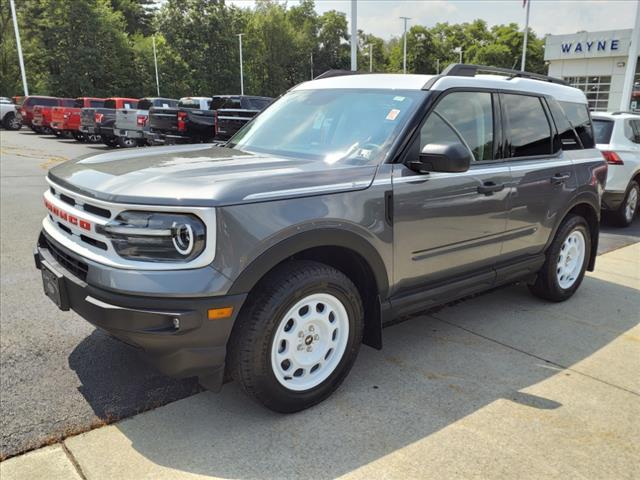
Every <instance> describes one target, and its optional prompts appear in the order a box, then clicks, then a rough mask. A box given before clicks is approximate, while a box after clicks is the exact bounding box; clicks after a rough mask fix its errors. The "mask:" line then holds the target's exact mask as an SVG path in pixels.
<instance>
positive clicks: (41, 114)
mask: <svg viewBox="0 0 640 480" xmlns="http://www.w3.org/2000/svg"><path fill="white" fill-rule="evenodd" d="M55 100H57V102H58V103H57V105H35V106H34V107H33V119H32V120H31V125H32V128H33V130H35V131H36V132H37V133H46V134H48V133H53V130H52V129H51V113H52V112H51V110H52V109H53V108H54V107H55V106H62V107H70V106H72V105H73V98H56V99H55Z"/></svg>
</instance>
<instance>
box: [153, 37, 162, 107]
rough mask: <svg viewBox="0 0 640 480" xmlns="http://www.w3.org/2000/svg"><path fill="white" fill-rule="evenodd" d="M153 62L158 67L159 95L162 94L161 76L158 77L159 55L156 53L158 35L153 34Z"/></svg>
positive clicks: (157, 85)
mask: <svg viewBox="0 0 640 480" xmlns="http://www.w3.org/2000/svg"><path fill="white" fill-rule="evenodd" d="M152 38H153V63H154V65H155V67H156V88H157V90H158V96H160V78H159V77H158V56H157V55H156V36H155V35H153V37H152Z"/></svg>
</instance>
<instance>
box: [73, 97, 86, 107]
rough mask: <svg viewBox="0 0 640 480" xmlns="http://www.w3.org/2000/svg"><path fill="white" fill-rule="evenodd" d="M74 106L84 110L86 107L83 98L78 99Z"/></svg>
mask: <svg viewBox="0 0 640 480" xmlns="http://www.w3.org/2000/svg"><path fill="white" fill-rule="evenodd" d="M73 106H74V107H75V108H83V107H84V100H83V99H82V98H76V100H75V101H74V102H73Z"/></svg>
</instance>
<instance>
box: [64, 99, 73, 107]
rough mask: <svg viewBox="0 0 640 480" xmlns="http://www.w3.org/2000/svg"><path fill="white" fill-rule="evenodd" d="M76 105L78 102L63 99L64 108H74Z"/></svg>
mask: <svg viewBox="0 0 640 480" xmlns="http://www.w3.org/2000/svg"><path fill="white" fill-rule="evenodd" d="M75 103H76V101H75V100H74V99H73V98H63V99H62V106H63V107H73V105H74V104H75Z"/></svg>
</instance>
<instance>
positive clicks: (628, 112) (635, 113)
mask: <svg viewBox="0 0 640 480" xmlns="http://www.w3.org/2000/svg"><path fill="white" fill-rule="evenodd" d="M625 113H626V114H630V115H640V112H633V111H631V110H619V111H616V112H611V115H624V114H625Z"/></svg>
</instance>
